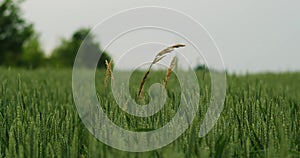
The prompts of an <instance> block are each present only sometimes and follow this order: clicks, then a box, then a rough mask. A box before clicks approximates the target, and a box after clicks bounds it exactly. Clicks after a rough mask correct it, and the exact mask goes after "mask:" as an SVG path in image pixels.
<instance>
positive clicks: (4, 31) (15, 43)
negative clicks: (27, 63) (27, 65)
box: [0, 0, 34, 66]
mask: <svg viewBox="0 0 300 158" xmlns="http://www.w3.org/2000/svg"><path fill="white" fill-rule="evenodd" d="M21 2H22V1H14V0H3V1H1V2H0V50H1V51H0V65H10V66H20V65H21V57H22V49H23V45H24V43H25V42H26V41H27V40H29V39H30V38H31V36H32V35H33V34H34V30H33V25H32V24H30V23H27V22H26V21H25V20H24V19H23V18H22V17H21V10H20V7H19V6H20V4H21Z"/></svg>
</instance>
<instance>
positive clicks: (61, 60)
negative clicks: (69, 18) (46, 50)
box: [50, 28, 111, 68]
mask: <svg viewBox="0 0 300 158" xmlns="http://www.w3.org/2000/svg"><path fill="white" fill-rule="evenodd" d="M89 32H90V29H88V28H81V29H79V30H77V31H76V32H75V33H74V34H73V35H72V37H71V38H70V39H62V40H61V44H60V45H59V46H58V47H56V48H55V49H54V50H53V52H52V54H51V57H50V60H51V63H52V65H55V66H57V67H72V66H73V64H74V60H75V57H76V54H77V52H78V49H79V47H80V45H81V43H82V42H83V41H84V40H85V43H86V46H88V47H89V50H94V51H97V52H99V53H100V46H99V44H98V43H97V42H95V40H94V36H93V35H91V34H89ZM87 53H88V52H87ZM110 59H111V57H110V56H109V55H108V54H107V53H106V52H103V53H102V55H101V58H100V61H99V64H98V67H100V68H104V67H105V62H104V61H105V60H110Z"/></svg>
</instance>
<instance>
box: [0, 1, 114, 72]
mask: <svg viewBox="0 0 300 158" xmlns="http://www.w3.org/2000/svg"><path fill="white" fill-rule="evenodd" d="M21 3H22V1H20V0H19V1H15V0H3V1H2V2H0V66H13V67H27V68H37V67H43V66H51V67H53V66H54V67H72V66H73V63H74V60H75V57H76V54H77V51H78V49H79V47H80V45H81V43H82V42H83V40H84V39H85V38H86V37H87V35H88V34H89V32H90V29H89V28H80V29H78V30H77V31H75V32H74V33H73V35H72V36H71V37H70V38H67V39H65V38H63V39H62V40H61V43H60V44H59V45H58V46H57V47H56V48H54V49H53V51H52V52H51V54H50V56H46V55H45V52H44V50H43V48H42V46H41V43H40V40H39V34H38V33H37V32H36V31H35V30H34V27H33V24H32V23H29V22H27V21H26V20H25V19H24V18H22V16H21V10H20V4H21ZM89 37H90V38H91V39H89V40H88V42H90V43H89V45H91V46H92V47H95V49H97V50H100V46H99V44H98V42H96V41H95V40H94V38H93V36H89ZM110 59H111V58H110V56H109V55H108V53H106V52H104V53H103V54H102V56H101V58H100V61H99V63H98V67H105V62H104V61H105V60H110Z"/></svg>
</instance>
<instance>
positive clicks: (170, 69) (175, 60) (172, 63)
mask: <svg viewBox="0 0 300 158" xmlns="http://www.w3.org/2000/svg"><path fill="white" fill-rule="evenodd" d="M176 62H177V58H176V57H174V58H173V59H172V61H171V64H170V67H169V68H168V71H167V74H166V79H165V83H164V87H165V88H166V87H167V84H168V81H169V80H170V77H171V74H172V70H173V68H174V67H175V65H176Z"/></svg>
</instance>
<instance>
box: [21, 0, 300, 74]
mask: <svg viewBox="0 0 300 158" xmlns="http://www.w3.org/2000/svg"><path fill="white" fill-rule="evenodd" d="M146 5H155V6H162V7H168V8H174V9H177V10H179V11H182V12H185V13H186V14H188V15H190V16H192V17H193V18H195V19H196V20H197V21H198V22H199V23H201V24H202V25H203V26H204V27H205V28H206V29H207V30H208V31H209V33H210V34H211V35H212V37H213V39H214V40H215V42H216V43H217V45H218V47H219V49H220V51H221V54H222V56H223V59H224V63H225V66H226V68H227V69H228V70H229V71H230V72H237V73H241V72H246V71H249V72H260V71H286V70H290V71H294V70H298V71H299V70H300V62H299V59H300V44H299V43H300V1H299V0H277V1H274V0H264V1H261V0H251V1H250V0H249V1H234V0H207V1H199V0H187V1H183V0H180V1H179V0H151V1H150V0H85V1H84V0H27V1H25V3H23V5H22V8H23V11H24V16H25V18H27V19H28V20H30V21H32V22H33V23H34V25H35V28H36V30H37V31H38V32H40V33H41V40H42V44H43V46H44V48H45V49H46V50H47V52H50V51H51V49H52V48H53V47H55V46H56V45H57V44H59V42H60V38H61V37H70V36H71V34H72V33H73V32H74V31H75V30H77V29H78V28H80V27H83V26H90V27H93V26H95V25H96V24H98V23H99V22H101V21H103V20H104V19H105V18H107V17H109V16H111V15H113V14H115V13H117V12H120V11H122V10H124V9H130V8H133V7H139V6H146ZM100 38H101V37H100ZM195 60H196V59H195ZM193 62H197V61H193Z"/></svg>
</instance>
